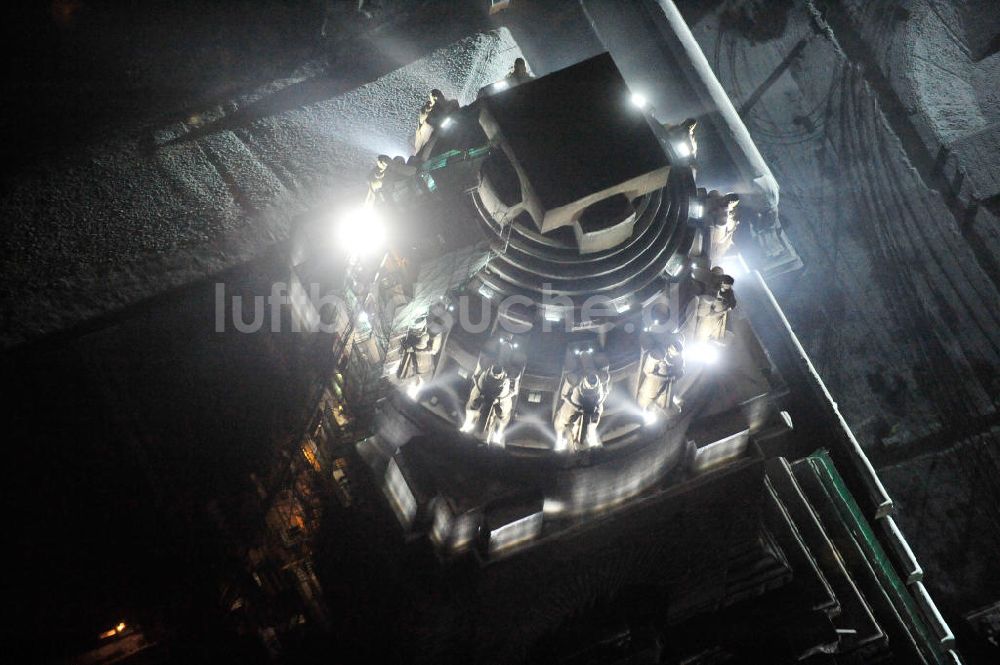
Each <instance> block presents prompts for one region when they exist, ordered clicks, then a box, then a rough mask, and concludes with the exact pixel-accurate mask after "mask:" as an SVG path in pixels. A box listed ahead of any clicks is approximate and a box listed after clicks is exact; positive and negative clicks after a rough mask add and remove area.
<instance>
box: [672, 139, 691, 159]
mask: <svg viewBox="0 0 1000 665" xmlns="http://www.w3.org/2000/svg"><path fill="white" fill-rule="evenodd" d="M674 150H675V151H676V152H677V154H678V155H680V156H681V157H682V158H684V159H687V158H688V157H690V156H691V145H690V144H689V143H688V142H687V141H678V142H677V143H675V144H674Z"/></svg>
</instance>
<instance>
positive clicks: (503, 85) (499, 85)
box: [493, 81, 510, 92]
mask: <svg viewBox="0 0 1000 665" xmlns="http://www.w3.org/2000/svg"><path fill="white" fill-rule="evenodd" d="M509 87H510V83H508V82H507V81H497V82H496V83H494V84H493V89H494V90H496V91H497V92H500V91H501V90H506V89H507V88H509Z"/></svg>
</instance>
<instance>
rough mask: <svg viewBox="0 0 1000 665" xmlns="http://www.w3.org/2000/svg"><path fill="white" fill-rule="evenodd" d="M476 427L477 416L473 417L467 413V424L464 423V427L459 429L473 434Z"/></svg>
mask: <svg viewBox="0 0 1000 665" xmlns="http://www.w3.org/2000/svg"><path fill="white" fill-rule="evenodd" d="M475 426H476V422H475V416H474V415H472V414H471V413H467V414H465V422H463V423H462V426H461V427H460V428H459V431H462V432H471V431H472V428H473V427H475Z"/></svg>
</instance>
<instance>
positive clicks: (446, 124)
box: [441, 115, 455, 129]
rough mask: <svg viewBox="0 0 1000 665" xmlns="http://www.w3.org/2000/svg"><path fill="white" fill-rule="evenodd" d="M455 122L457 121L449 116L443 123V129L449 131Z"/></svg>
mask: <svg viewBox="0 0 1000 665" xmlns="http://www.w3.org/2000/svg"><path fill="white" fill-rule="evenodd" d="M454 122H455V121H454V120H452V119H451V116H450V115H449V116H448V117H446V118H445V119H444V120H442V121H441V129H448V128H449V127H451V126H452V124H454Z"/></svg>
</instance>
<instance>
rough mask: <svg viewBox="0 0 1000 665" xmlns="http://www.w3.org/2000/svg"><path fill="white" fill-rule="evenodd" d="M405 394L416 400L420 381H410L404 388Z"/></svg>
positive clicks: (418, 394)
mask: <svg viewBox="0 0 1000 665" xmlns="http://www.w3.org/2000/svg"><path fill="white" fill-rule="evenodd" d="M406 396H407V397H409V398H410V399H412V400H413V401H414V402H416V401H417V398H418V397H420V383H419V382H417V383H411V384H410V385H409V386H408V387H407V388H406Z"/></svg>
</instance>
